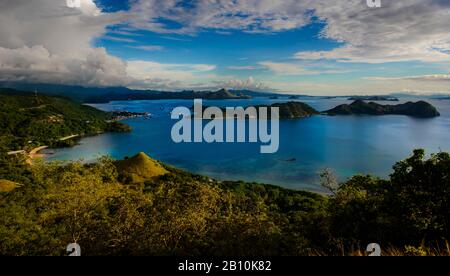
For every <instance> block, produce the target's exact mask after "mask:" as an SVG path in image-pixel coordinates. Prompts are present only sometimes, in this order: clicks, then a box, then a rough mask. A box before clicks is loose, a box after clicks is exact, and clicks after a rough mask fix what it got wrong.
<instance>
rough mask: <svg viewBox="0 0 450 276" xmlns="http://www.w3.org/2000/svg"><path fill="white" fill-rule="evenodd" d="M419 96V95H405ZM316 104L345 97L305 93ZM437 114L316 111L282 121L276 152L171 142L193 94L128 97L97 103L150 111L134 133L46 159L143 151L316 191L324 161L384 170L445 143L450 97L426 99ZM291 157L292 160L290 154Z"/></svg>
mask: <svg viewBox="0 0 450 276" xmlns="http://www.w3.org/2000/svg"><path fill="white" fill-rule="evenodd" d="M406 100H417V99H404V100H402V101H406ZM283 101H288V99H278V100H269V99H265V98H261V99H253V100H229V101H205V103H204V104H205V105H208V106H212V105H216V106H248V105H255V104H270V103H274V102H283ZM300 101H303V102H306V103H308V104H310V105H311V106H313V107H315V108H316V109H318V110H321V111H322V110H326V109H329V108H331V107H334V106H336V105H338V104H341V103H347V101H346V100H345V99H316V98H304V99H300ZM429 102H430V103H432V104H433V105H435V106H436V107H437V108H438V109H439V111H440V112H441V114H442V116H441V117H439V118H434V119H416V118H411V117H406V116H379V117H374V116H336V117H328V116H315V117H312V118H307V119H301V120H288V121H281V122H280V148H279V151H278V152H277V153H276V154H260V144H250V143H232V144H207V143H200V144H192V143H190V144H175V143H174V142H172V139H171V135H170V132H171V129H172V126H173V124H174V123H175V122H176V121H174V120H171V119H170V115H169V112H170V111H171V110H172V109H173V108H174V107H177V106H187V107H191V106H192V105H193V102H192V101H185V100H163V101H132V102H113V103H109V104H101V105H95V107H97V108H99V109H102V110H107V111H111V110H127V111H134V112H150V113H152V114H154V117H153V118H152V119H144V118H136V119H129V120H127V121H125V122H126V123H127V124H129V125H131V126H132V127H133V132H132V133H125V134H104V135H100V136H96V137H88V138H85V139H83V140H81V141H80V145H78V146H75V147H73V148H65V149H56V150H49V151H47V153H50V155H49V157H48V160H78V159H83V160H85V161H92V160H94V159H95V158H96V157H99V156H101V155H111V156H112V157H114V158H123V157H125V156H131V155H134V154H136V153H138V152H140V151H144V152H146V153H147V154H149V155H150V156H152V157H153V158H156V159H158V160H161V161H163V162H166V163H168V164H171V165H173V166H176V167H179V168H183V169H186V170H189V171H192V172H195V173H200V174H204V175H208V176H211V177H214V178H217V179H220V180H245V181H256V182H262V183H269V184H275V185H280V186H283V187H288V188H294V189H306V190H312V191H320V190H321V189H320V187H319V186H318V185H317V182H318V181H317V180H318V179H317V172H318V171H319V170H320V169H323V168H326V167H329V168H332V169H334V170H335V172H336V173H337V175H338V176H339V177H340V178H341V179H345V178H347V177H349V176H351V175H354V174H357V173H364V174H366V173H372V174H375V175H377V176H380V177H387V176H388V175H389V174H390V172H391V168H392V166H393V165H394V163H395V162H396V161H399V160H402V159H404V158H406V157H408V156H409V155H410V154H411V152H412V150H413V149H416V148H424V149H426V150H427V152H428V153H431V152H438V151H440V150H442V151H450V101H429ZM293 158H295V159H296V161H295V162H288V161H287V160H289V159H293Z"/></svg>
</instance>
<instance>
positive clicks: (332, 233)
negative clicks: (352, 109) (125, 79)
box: [0, 150, 450, 256]
mask: <svg viewBox="0 0 450 276" xmlns="http://www.w3.org/2000/svg"><path fill="white" fill-rule="evenodd" d="M11 166H12V165H11ZM17 166H19V165H17ZM19 167H20V166H19ZM11 168H14V166H12V167H11ZM166 169H167V170H168V171H169V172H170V173H169V174H165V175H162V176H159V177H156V178H153V179H148V180H146V181H145V182H144V183H142V185H124V184H122V183H119V181H118V179H121V177H120V176H119V174H118V172H117V169H116V166H115V163H114V162H113V161H112V160H109V159H107V158H104V159H101V160H99V162H98V163H96V164H91V165H82V164H80V163H70V164H64V165H62V164H57V163H52V164H43V163H42V164H38V165H36V166H33V167H32V168H29V167H27V168H26V169H24V170H25V172H27V173H24V174H22V175H21V176H20V177H18V176H17V175H15V174H14V173H11V174H10V175H8V171H9V170H8V169H4V170H0V179H8V180H11V181H15V182H17V181H22V182H20V183H21V184H24V185H23V186H22V187H19V188H16V189H14V190H13V191H11V192H8V193H0V255H64V254H65V247H66V246H67V244H69V243H72V242H77V243H79V244H80V245H81V247H82V253H83V255H183V256H196V255H222V256H223V255H241V256H245V255H258V256H260V255H363V254H364V249H365V246H366V245H367V244H368V243H371V242H377V243H379V244H381V246H382V248H384V249H385V254H388V255H449V249H448V244H447V243H446V242H445V240H446V239H448V237H449V234H450V233H449V218H450V213H449V212H450V208H449V207H450V206H449V205H448V204H449V199H450V183H449V172H450V156H449V154H447V153H439V154H436V155H433V156H432V157H431V158H430V159H428V160H425V158H424V152H423V151H420V150H419V151H415V152H414V155H413V156H412V157H411V158H409V159H407V160H405V161H401V162H399V163H397V164H396V165H395V166H394V172H393V174H392V175H391V177H390V179H389V180H381V179H377V178H374V177H371V176H355V177H353V178H351V179H349V180H348V181H347V182H345V183H343V184H341V185H340V186H339V188H337V189H335V190H333V192H334V193H333V195H332V196H330V197H327V196H322V195H318V194H312V193H308V192H301V191H292V190H286V189H282V188H279V187H274V186H268V185H259V184H248V183H243V182H223V183H222V182H216V181H213V180H211V179H209V178H206V177H202V176H198V175H192V174H189V173H186V172H183V171H180V170H177V169H174V168H170V167H167V168H166ZM25 176H26V177H25ZM17 178H21V179H22V180H20V179H17ZM25 178H26V179H28V180H27V181H23V180H24V179H25ZM328 179H332V178H330V177H329V178H328ZM329 187H331V186H329Z"/></svg>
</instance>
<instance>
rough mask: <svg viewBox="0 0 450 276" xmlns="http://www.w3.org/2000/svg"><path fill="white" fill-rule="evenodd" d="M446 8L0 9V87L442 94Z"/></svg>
mask: <svg viewBox="0 0 450 276" xmlns="http://www.w3.org/2000/svg"><path fill="white" fill-rule="evenodd" d="M449 26H450V1H448V0H398V1H394V0H381V7H370V6H369V5H368V4H367V0H337V1H329V0H283V1H281V0H123V1H118V0H33V1H29V0H0V38H1V39H0V81H17V82H31V83H35V82H39V83H54V84H67V85H82V86H94V87H96V86H98V87H108V86H126V87H129V88H133V89H152V90H164V91H179V90H215V89H220V88H229V89H250V90H255V91H272V92H279V93H290V94H308V95H356V94H361V95H372V94H373V95H374V94H389V93H395V92H414V93H421V94H430V93H450V28H449Z"/></svg>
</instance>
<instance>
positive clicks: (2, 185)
mask: <svg viewBox="0 0 450 276" xmlns="http://www.w3.org/2000/svg"><path fill="white" fill-rule="evenodd" d="M18 187H20V184H18V183H15V182H12V181H9V180H4V179H0V193H1V192H3V193H8V192H11V191H13V190H14V189H16V188H18Z"/></svg>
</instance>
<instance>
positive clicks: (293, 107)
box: [191, 102, 320, 120]
mask: <svg viewBox="0 0 450 276" xmlns="http://www.w3.org/2000/svg"><path fill="white" fill-rule="evenodd" d="M249 107H254V108H256V110H257V111H258V113H259V111H260V109H261V108H267V114H268V119H271V113H270V108H272V107H278V108H279V115H280V117H279V119H282V120H290V119H301V118H307V117H311V116H313V115H319V114H320V112H319V111H317V110H316V109H314V108H313V107H311V106H309V105H308V104H305V103H302V102H287V103H275V104H272V105H256V106H248V107H247V108H249ZM202 108H203V112H204V111H205V110H206V109H208V108H209V107H208V106H202ZM191 110H194V106H192V107H191ZM221 111H222V112H223V114H222V118H227V114H226V111H227V110H226V108H221ZM235 117H236V116H233V118H235ZM246 118H248V117H246Z"/></svg>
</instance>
